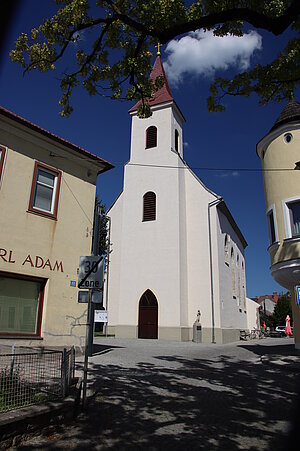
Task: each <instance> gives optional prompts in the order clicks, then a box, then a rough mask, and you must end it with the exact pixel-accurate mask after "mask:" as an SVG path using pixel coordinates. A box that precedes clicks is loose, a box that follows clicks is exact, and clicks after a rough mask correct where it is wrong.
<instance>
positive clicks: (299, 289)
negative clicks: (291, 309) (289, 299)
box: [296, 285, 300, 305]
mask: <svg viewBox="0 0 300 451" xmlns="http://www.w3.org/2000/svg"><path fill="white" fill-rule="evenodd" d="M296 301H297V304H298V305H300V286H299V285H297V286H296Z"/></svg>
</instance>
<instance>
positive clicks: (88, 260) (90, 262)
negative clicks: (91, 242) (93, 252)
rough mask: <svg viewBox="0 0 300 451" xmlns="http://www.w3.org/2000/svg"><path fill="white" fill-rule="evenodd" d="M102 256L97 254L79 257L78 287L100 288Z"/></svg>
mask: <svg viewBox="0 0 300 451" xmlns="http://www.w3.org/2000/svg"><path fill="white" fill-rule="evenodd" d="M102 285H103V258H102V257H100V256H99V255H98V256H88V257H80V260H79V272H78V288H81V289H89V290H90V289H93V288H98V289H99V288H102Z"/></svg>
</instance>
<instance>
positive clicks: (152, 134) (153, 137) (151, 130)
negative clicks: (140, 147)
mask: <svg viewBox="0 0 300 451" xmlns="http://www.w3.org/2000/svg"><path fill="white" fill-rule="evenodd" d="M156 146H157V128H156V127H154V125H151V127H148V128H147V130H146V149H150V148H151V147H156Z"/></svg>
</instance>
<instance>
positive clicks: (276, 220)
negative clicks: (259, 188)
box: [257, 99, 300, 349]
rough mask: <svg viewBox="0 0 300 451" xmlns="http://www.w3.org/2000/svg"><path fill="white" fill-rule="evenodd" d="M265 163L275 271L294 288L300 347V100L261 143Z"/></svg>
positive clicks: (279, 280)
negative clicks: (299, 288)
mask: <svg viewBox="0 0 300 451" xmlns="http://www.w3.org/2000/svg"><path fill="white" fill-rule="evenodd" d="M257 153H258V156H259V157H260V159H261V162H262V168H263V180H264V189H265V200H266V210H267V219H268V230H269V240H270V246H269V248H268V250H269V253H270V257H271V273H272V276H273V277H274V279H275V280H276V282H277V283H279V284H280V285H282V286H283V287H285V288H287V289H288V290H290V292H291V295H292V309H293V317H294V335H295V344H296V348H299V349H300V306H299V305H298V304H297V301H296V295H295V286H297V285H300V172H299V171H298V170H295V169H296V168H297V167H298V165H297V163H298V162H299V160H300V103H299V102H297V101H296V100H294V99H292V100H290V101H289V102H288V104H287V105H286V107H285V108H284V109H283V111H282V113H281V114H280V116H279V117H278V119H277V120H276V122H275V124H274V126H273V127H272V128H271V130H270V131H269V133H268V134H267V135H266V136H265V137H264V138H262V139H261V140H260V141H259V143H258V144H257Z"/></svg>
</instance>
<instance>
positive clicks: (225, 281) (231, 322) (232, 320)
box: [216, 210, 247, 329]
mask: <svg viewBox="0 0 300 451" xmlns="http://www.w3.org/2000/svg"><path fill="white" fill-rule="evenodd" d="M217 220H218V224H217V231H218V240H217V243H218V259H219V290H218V296H219V302H218V305H219V309H220V320H221V326H222V327H223V328H236V329H245V328H246V327H247V313H246V312H247V305H245V301H246V299H245V293H246V286H245V287H244V288H243V286H242V285H243V282H244V284H246V279H245V278H244V280H243V269H242V262H243V264H244V268H245V257H244V249H243V245H242V243H241V241H240V239H239V237H238V236H237V234H236V232H235V231H234V229H233V228H232V226H231V224H230V223H229V221H228V219H227V218H226V216H225V215H224V214H223V213H222V212H221V211H220V210H217ZM226 233H227V234H228V235H229V237H230V241H229V245H228V253H229V258H228V265H227V264H226V263H225V252H224V243H225V234H226ZM232 248H233V250H234V271H235V286H236V289H235V292H236V299H234V298H233V290H232V262H231V256H230V254H231V249H232ZM237 255H238V256H239V263H238V264H237ZM238 274H240V295H241V301H240V306H239V299H238V297H239V288H238V280H239V278H238ZM216 297H217V292H216ZM216 304H217V303H216ZM240 310H241V311H240Z"/></svg>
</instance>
